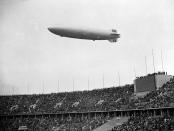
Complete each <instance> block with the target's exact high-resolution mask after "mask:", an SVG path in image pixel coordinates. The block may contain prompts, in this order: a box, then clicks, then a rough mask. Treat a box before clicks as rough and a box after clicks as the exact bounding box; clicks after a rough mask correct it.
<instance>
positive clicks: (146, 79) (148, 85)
mask: <svg viewBox="0 0 174 131" xmlns="http://www.w3.org/2000/svg"><path fill="white" fill-rule="evenodd" d="M171 78H173V76H172V75H167V73H165V72H158V73H153V74H148V75H147V76H143V77H138V78H136V79H135V80H134V93H135V94H136V95H137V96H142V95H145V94H147V93H148V92H151V91H155V90H158V89H159V88H160V87H162V86H163V85H164V84H165V83H167V82H168V81H170V79H171Z"/></svg>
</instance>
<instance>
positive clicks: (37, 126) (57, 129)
mask: <svg viewBox="0 0 174 131" xmlns="http://www.w3.org/2000/svg"><path fill="white" fill-rule="evenodd" d="M109 119H111V117H108V116H104V115H103V116H102V115H98V116H95V117H94V116H93V117H88V116H85V117H83V118H82V117H66V118H63V119H62V118H61V117H35V118H14V119H9V120H8V121H6V120H2V121H0V130H3V131H6V130H8V131H15V130H18V129H19V127H20V126H25V127H27V129H28V130H29V131H91V130H93V129H95V128H97V127H98V126H101V125H102V124H104V123H105V122H107V121H108V120H109Z"/></svg>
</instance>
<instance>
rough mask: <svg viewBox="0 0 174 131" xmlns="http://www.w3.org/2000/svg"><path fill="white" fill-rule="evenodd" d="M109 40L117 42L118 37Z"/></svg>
mask: <svg viewBox="0 0 174 131" xmlns="http://www.w3.org/2000/svg"><path fill="white" fill-rule="evenodd" d="M109 42H111V43H113V42H117V38H116V39H110V40H109Z"/></svg>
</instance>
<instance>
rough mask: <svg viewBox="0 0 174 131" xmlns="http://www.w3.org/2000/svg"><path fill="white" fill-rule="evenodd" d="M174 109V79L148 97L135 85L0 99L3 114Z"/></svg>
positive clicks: (1, 97) (0, 112) (0, 108)
mask: <svg viewBox="0 0 174 131" xmlns="http://www.w3.org/2000/svg"><path fill="white" fill-rule="evenodd" d="M159 107H174V79H172V80H171V81H170V82H168V83H166V84H165V85H164V86H163V87H161V88H159V90H157V91H152V92H150V93H148V94H147V95H145V96H144V97H138V98H136V97H135V96H134V87H133V85H126V86H123V87H116V88H115V87H112V88H105V89H96V90H92V91H79V92H64V93H53V94H39V95H36V94H34V95H14V96H0V114H33V113H62V112H88V111H110V110H124V109H136V108H139V109H141V108H159Z"/></svg>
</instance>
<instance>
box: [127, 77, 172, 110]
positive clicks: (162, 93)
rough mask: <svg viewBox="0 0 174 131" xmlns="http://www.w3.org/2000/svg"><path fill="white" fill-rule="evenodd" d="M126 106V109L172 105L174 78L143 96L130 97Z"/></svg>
mask: <svg viewBox="0 0 174 131" xmlns="http://www.w3.org/2000/svg"><path fill="white" fill-rule="evenodd" d="M127 107H128V109H137V108H138V109H141V108H143V109H148V108H160V107H174V79H171V80H170V81H169V82H167V83H166V84H164V85H163V86H162V87H161V88H159V90H156V91H152V92H149V93H148V94H147V95H145V96H144V97H138V98H135V97H132V99H131V100H130V102H129V104H128V106H127Z"/></svg>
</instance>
